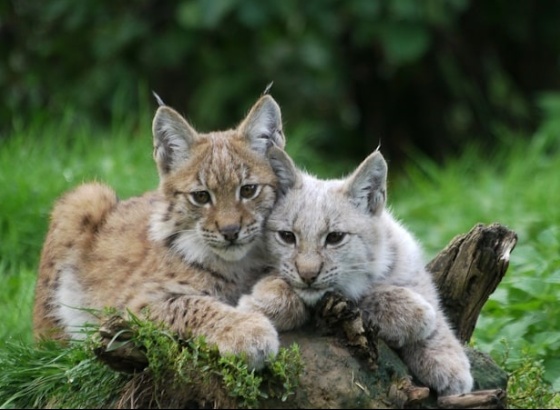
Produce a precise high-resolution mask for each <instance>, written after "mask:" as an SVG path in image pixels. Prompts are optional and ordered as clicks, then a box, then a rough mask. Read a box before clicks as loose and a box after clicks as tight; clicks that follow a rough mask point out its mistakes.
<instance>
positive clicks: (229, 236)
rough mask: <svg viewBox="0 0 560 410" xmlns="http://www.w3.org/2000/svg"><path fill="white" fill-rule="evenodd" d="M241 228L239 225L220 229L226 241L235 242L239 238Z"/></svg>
mask: <svg viewBox="0 0 560 410" xmlns="http://www.w3.org/2000/svg"><path fill="white" fill-rule="evenodd" d="M240 230H241V226H239V225H238V224H234V225H226V226H223V227H221V228H220V233H221V234H222V235H223V237H224V239H225V240H226V241H230V242H233V241H235V240H236V239H237V238H238V237H239V231H240Z"/></svg>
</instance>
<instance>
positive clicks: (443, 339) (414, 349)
mask: <svg viewBox="0 0 560 410" xmlns="http://www.w3.org/2000/svg"><path fill="white" fill-rule="evenodd" d="M401 354H402V358H403V360H404V362H405V363H406V364H407V365H408V367H409V369H410V370H411V371H412V373H413V374H414V375H415V376H416V377H417V378H418V379H419V380H420V381H421V382H422V383H424V384H425V385H427V386H429V387H430V388H432V389H434V390H435V391H436V392H437V393H438V395H440V396H448V395H451V394H463V393H468V392H470V391H471V390H472V387H473V378H472V375H471V371H470V367H471V366H470V362H469V359H468V357H467V355H466V353H465V351H464V349H463V346H462V345H461V343H460V342H459V341H458V340H457V339H456V338H455V336H454V335H453V333H452V332H451V330H450V329H448V328H447V327H446V326H445V325H441V326H439V327H438V331H437V332H436V334H435V335H434V337H432V338H430V339H428V340H425V341H423V342H420V343H417V344H413V345H410V346H406V347H405V348H403V349H402V350H401Z"/></svg>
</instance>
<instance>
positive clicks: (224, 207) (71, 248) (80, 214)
mask: <svg viewBox="0 0 560 410" xmlns="http://www.w3.org/2000/svg"><path fill="white" fill-rule="evenodd" d="M153 135H154V159H155V161H156V163H157V168H158V171H159V175H160V184H159V187H158V189H157V190H155V191H153V192H148V193H145V194H144V195H142V196H139V197H134V198H130V199H127V200H122V201H121V200H119V199H118V198H117V196H116V194H115V192H114V191H113V190H112V189H111V188H109V187H108V186H106V185H103V184H100V183H86V184H84V185H81V186H79V187H77V188H76V189H74V190H73V191H71V192H69V193H67V194H65V195H63V196H62V197H61V198H60V199H59V200H58V201H57V203H56V205H55V207H54V209H53V211H52V215H51V222H50V227H49V231H48V234H47V237H46V240H45V243H44V246H43V250H42V255H41V261H40V267H39V275H38V279H37V285H36V293H35V306H34V318H33V322H34V332H35V335H36V336H37V337H38V338H42V337H54V338H71V337H72V338H79V337H82V336H83V332H81V329H82V328H83V327H84V325H85V324H86V323H95V322H96V321H97V318H96V317H95V316H93V315H92V314H91V313H90V310H88V309H102V308H105V307H113V308H116V309H118V310H121V311H123V312H124V311H130V312H132V313H133V314H136V315H142V314H148V315H149V317H150V318H152V319H154V320H156V321H162V322H164V323H165V324H167V325H168V326H169V327H171V329H173V330H174V331H176V332H178V333H179V334H182V335H185V336H186V335H190V334H192V335H195V336H197V335H203V336H205V337H206V339H207V341H208V342H209V343H215V344H217V345H218V348H219V349H220V351H221V352H228V353H241V354H245V355H246V356H247V359H248V361H249V363H250V365H251V366H253V367H255V368H258V367H260V366H262V365H263V362H264V360H265V358H266V357H267V356H268V355H269V354H275V353H276V352H277V350H278V336H277V332H276V330H275V329H274V327H273V326H272V324H271V322H270V321H269V320H268V319H267V318H266V317H265V316H264V315H259V314H257V315H255V314H249V313H247V312H244V311H240V310H239V309H236V308H235V307H234V306H235V304H236V303H237V300H238V298H239V296H240V294H241V293H242V292H247V291H248V290H249V289H250V287H251V286H252V284H253V283H254V282H255V281H256V279H257V278H258V277H259V276H261V275H263V273H264V272H266V270H267V258H266V255H265V251H264V240H263V228H264V223H265V219H266V217H267V216H268V214H269V213H270V210H271V209H272V207H273V206H274V204H275V203H276V200H277V197H278V193H279V192H280V191H284V190H286V187H285V186H284V185H286V184H289V183H290V181H286V180H285V179H283V178H282V175H283V174H285V172H284V171H283V167H286V166H287V165H286V164H287V163H282V162H279V161H274V163H272V162H271V161H270V159H269V157H268V151H269V149H270V147H272V146H274V147H276V148H277V149H280V148H278V147H283V146H284V136H283V133H282V122H281V113H280V109H279V107H278V105H277V104H276V102H275V101H274V100H273V99H272V97H270V96H269V95H265V96H263V97H261V98H260V99H259V101H257V103H256V104H255V105H254V106H253V108H252V109H251V111H250V112H249V114H248V115H247V117H246V118H245V119H244V120H243V121H242V122H241V123H240V124H239V126H238V127H236V128H234V129H230V130H227V131H221V132H210V133H198V132H197V131H195V130H194V128H193V127H192V126H191V125H190V124H189V123H188V122H187V121H186V120H185V119H184V118H183V117H182V116H181V115H179V114H178V113H177V112H176V111H174V110H173V109H171V108H170V107H167V106H165V105H164V106H160V107H159V108H158V110H157V112H156V114H155V117H154V120H153ZM288 165H289V164H288ZM84 308H85V309H84Z"/></svg>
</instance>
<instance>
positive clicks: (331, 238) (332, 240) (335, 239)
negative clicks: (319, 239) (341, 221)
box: [325, 232, 346, 245]
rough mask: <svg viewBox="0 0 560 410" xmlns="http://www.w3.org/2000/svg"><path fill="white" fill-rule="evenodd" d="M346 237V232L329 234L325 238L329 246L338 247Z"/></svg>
mask: <svg viewBox="0 0 560 410" xmlns="http://www.w3.org/2000/svg"><path fill="white" fill-rule="evenodd" d="M345 236H346V234H345V233H344V232H329V233H328V235H327V237H326V238H325V243H326V244H327V245H338V244H339V243H340V242H342V240H343V239H344V237H345Z"/></svg>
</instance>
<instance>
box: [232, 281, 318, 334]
mask: <svg viewBox="0 0 560 410" xmlns="http://www.w3.org/2000/svg"><path fill="white" fill-rule="evenodd" d="M237 307H238V309H239V310H240V311H244V312H259V313H262V314H264V315H265V316H266V317H268V318H269V319H270V320H271V321H272V323H273V324H274V327H276V329H277V330H278V331H285V330H291V329H295V328H297V327H299V326H301V325H302V324H303V323H305V321H306V320H307V319H308V317H309V312H308V309H307V307H306V306H305V304H304V302H303V300H302V299H301V298H300V297H299V296H298V295H297V294H296V293H295V292H294V290H293V288H292V287H291V286H290V285H289V284H288V283H287V282H286V281H284V280H283V279H281V278H278V277H275V276H269V277H266V278H264V279H261V280H260V281H259V282H257V284H256V285H255V286H254V288H253V291H252V292H251V294H250V295H244V296H243V297H241V299H240V300H239V303H238V305H237Z"/></svg>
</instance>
